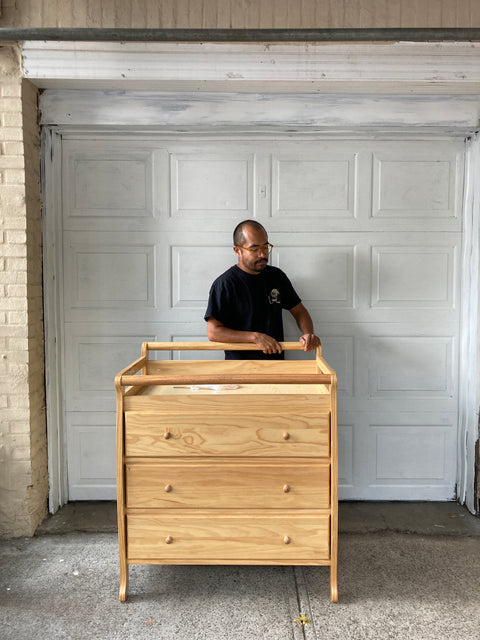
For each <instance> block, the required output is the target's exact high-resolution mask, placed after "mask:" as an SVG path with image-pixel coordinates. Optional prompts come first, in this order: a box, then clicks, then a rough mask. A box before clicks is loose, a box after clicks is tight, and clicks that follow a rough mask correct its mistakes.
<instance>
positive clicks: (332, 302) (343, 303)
mask: <svg viewBox="0 0 480 640" xmlns="http://www.w3.org/2000/svg"><path fill="white" fill-rule="evenodd" d="M310 242H311V240H310ZM319 242H320V243H319V244H314V245H313V246H308V245H307V246H303V247H302V259H301V260H299V259H298V248H297V247H292V246H285V245H283V244H280V243H277V244H275V249H274V254H273V257H272V262H273V263H274V264H275V265H276V266H278V267H280V268H281V269H282V270H283V271H285V272H286V273H288V275H289V278H290V279H291V280H292V282H294V283H295V287H296V289H297V291H298V294H299V295H300V297H301V298H302V300H303V301H304V303H305V305H307V306H308V307H309V308H315V307H320V308H322V307H327V308H329V309H332V308H337V307H342V308H345V307H347V308H350V309H353V307H354V305H355V302H354V291H355V246H354V245H350V246H348V245H347V246H335V245H334V244H333V243H332V244H324V242H323V239H321V238H319Z"/></svg>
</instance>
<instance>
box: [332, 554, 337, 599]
mask: <svg viewBox="0 0 480 640" xmlns="http://www.w3.org/2000/svg"><path fill="white" fill-rule="evenodd" d="M330 600H331V601H332V602H338V589H337V563H336V562H335V563H333V564H331V565H330Z"/></svg>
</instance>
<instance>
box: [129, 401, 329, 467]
mask: <svg viewBox="0 0 480 640" xmlns="http://www.w3.org/2000/svg"><path fill="white" fill-rule="evenodd" d="M329 439H330V414H328V413H322V414H311V415H295V416H293V415H291V416H290V415H285V414H282V415H280V414H278V415H261V414H247V413H243V414H241V415H239V414H231V415H229V414H198V415H195V414H192V415H187V416H186V415H185V414H180V415H175V414H173V415H172V414H165V415H163V414H161V413H157V412H135V411H128V412H126V414H125V453H126V455H127V456H165V457H171V456H205V455H208V456H218V455H221V456H249V457H250V456H297V457H309V458H310V457H328V456H329V454H330V446H329Z"/></svg>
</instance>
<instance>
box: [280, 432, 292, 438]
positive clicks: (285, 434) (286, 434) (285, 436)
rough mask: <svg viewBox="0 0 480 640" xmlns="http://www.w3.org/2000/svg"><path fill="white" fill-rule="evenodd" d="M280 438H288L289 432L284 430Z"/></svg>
mask: <svg viewBox="0 0 480 640" xmlns="http://www.w3.org/2000/svg"><path fill="white" fill-rule="evenodd" d="M282 438H283V439H284V440H288V439H289V438H290V434H289V433H288V431H285V433H282Z"/></svg>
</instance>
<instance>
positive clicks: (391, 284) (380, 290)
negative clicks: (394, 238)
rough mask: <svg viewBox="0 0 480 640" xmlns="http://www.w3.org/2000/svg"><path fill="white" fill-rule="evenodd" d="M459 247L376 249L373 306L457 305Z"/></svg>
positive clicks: (373, 248)
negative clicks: (455, 296) (456, 270)
mask: <svg viewBox="0 0 480 640" xmlns="http://www.w3.org/2000/svg"><path fill="white" fill-rule="evenodd" d="M455 267H456V247H454V246H450V247H448V246H432V245H431V244H430V245H428V246H418V245H414V246H412V245H403V246H402V245H395V246H390V247H388V246H386V247H379V246H373V247H372V306H381V307H410V308H411V307H420V308H422V307H430V306H431V307H436V308H440V309H442V308H449V309H452V308H453V307H454V305H455V298H454V294H455V289H454V283H455V275H456V274H455Z"/></svg>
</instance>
